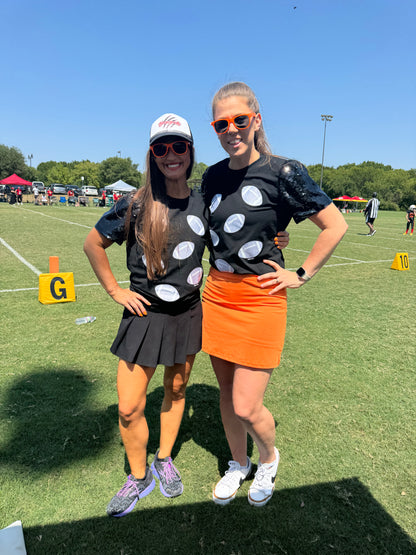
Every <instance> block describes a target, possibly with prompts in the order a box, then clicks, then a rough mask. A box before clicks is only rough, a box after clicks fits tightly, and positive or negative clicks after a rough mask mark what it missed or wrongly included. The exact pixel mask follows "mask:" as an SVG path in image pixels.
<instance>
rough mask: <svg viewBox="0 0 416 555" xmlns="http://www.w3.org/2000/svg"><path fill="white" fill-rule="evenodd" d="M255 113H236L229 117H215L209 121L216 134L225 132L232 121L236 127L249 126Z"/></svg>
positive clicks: (243, 127)
mask: <svg viewBox="0 0 416 555" xmlns="http://www.w3.org/2000/svg"><path fill="white" fill-rule="evenodd" d="M256 115H257V114H256V113H254V112H250V113H249V114H238V116H233V117H231V118H221V119H216V120H215V121H212V122H211V125H212V127H213V128H214V129H215V132H216V133H217V134H218V135H223V134H224V133H227V131H228V129H229V128H230V124H231V123H232V124H233V125H234V127H236V128H237V129H247V127H249V126H250V123H251V120H252V119H253V118H255V117H256Z"/></svg>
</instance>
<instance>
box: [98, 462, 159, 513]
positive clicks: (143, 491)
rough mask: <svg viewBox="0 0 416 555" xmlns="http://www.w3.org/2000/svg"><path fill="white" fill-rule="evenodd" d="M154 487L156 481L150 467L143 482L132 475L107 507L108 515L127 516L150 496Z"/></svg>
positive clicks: (147, 468)
mask: <svg viewBox="0 0 416 555" xmlns="http://www.w3.org/2000/svg"><path fill="white" fill-rule="evenodd" d="M154 487H155V481H154V479H153V476H152V473H151V471H150V468H149V467H148V466H147V467H146V474H145V476H144V478H143V479H142V480H137V478H135V477H134V476H133V474H130V475H129V476H128V477H127V482H126V483H125V484H124V486H123V487H122V488H121V490H120V491H119V492H117V493H116V495H115V496H114V497H113V498H112V500H111V501H110V503H109V504H108V505H107V514H108V515H109V516H115V517H120V516H124V515H127V514H128V513H130V512H131V511H132V510H133V509H134V506H135V505H136V503H137V500H138V499H141V498H142V497H146V495H149V493H150V492H151V491H152V490H153V488H154Z"/></svg>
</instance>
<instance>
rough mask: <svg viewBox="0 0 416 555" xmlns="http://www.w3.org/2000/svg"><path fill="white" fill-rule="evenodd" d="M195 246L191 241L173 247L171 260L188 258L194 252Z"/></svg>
mask: <svg viewBox="0 0 416 555" xmlns="http://www.w3.org/2000/svg"><path fill="white" fill-rule="evenodd" d="M194 249H195V245H194V243H192V242H191V241H182V243H179V245H177V246H176V247H175V250H174V251H173V254H172V256H173V258H176V260H185V258H189V257H190V256H191V254H192V253H193V252H194Z"/></svg>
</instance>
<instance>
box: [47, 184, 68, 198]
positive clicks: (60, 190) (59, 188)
mask: <svg viewBox="0 0 416 555" xmlns="http://www.w3.org/2000/svg"><path fill="white" fill-rule="evenodd" d="M50 188H51V189H52V193H54V194H55V195H65V194H66V187H65V185H61V183H51V185H50Z"/></svg>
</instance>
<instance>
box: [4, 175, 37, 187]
mask: <svg viewBox="0 0 416 555" xmlns="http://www.w3.org/2000/svg"><path fill="white" fill-rule="evenodd" d="M0 185H26V186H29V187H31V186H32V182H31V181H26V180H25V179H22V178H21V177H19V176H18V175H16V174H15V173H14V174H13V175H9V177H5V178H4V179H2V180H1V181H0Z"/></svg>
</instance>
